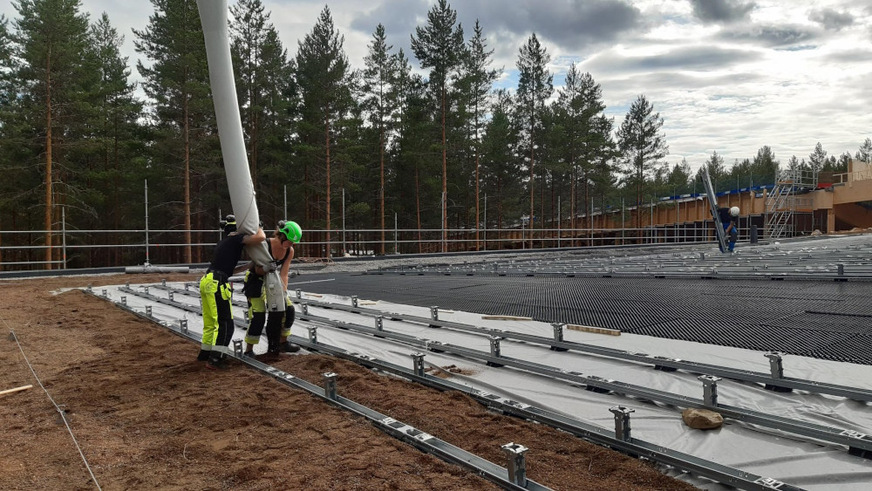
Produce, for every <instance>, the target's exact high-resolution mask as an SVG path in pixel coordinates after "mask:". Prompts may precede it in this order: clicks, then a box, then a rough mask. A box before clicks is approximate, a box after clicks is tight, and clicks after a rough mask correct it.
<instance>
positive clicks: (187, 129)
mask: <svg viewBox="0 0 872 491" xmlns="http://www.w3.org/2000/svg"><path fill="white" fill-rule="evenodd" d="M186 71H187V69H186ZM185 78H187V77H185ZM184 97H185V104H184V108H183V111H184V118H185V123H184V129H183V131H184V140H185V176H184V186H185V191H184V193H185V204H184V213H185V262H186V263H188V264H190V263H192V262H193V256H192V254H191V123H190V119H189V117H188V103H189V101H188V95H187V94H185V95H184Z"/></svg>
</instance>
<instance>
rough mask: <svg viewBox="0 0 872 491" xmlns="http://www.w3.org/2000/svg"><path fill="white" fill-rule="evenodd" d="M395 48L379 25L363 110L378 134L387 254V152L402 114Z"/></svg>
mask: <svg viewBox="0 0 872 491" xmlns="http://www.w3.org/2000/svg"><path fill="white" fill-rule="evenodd" d="M392 49H393V46H388V44H387V37H386V35H385V28H384V26H383V25H381V24H379V25H378V26H376V29H375V32H374V33H373V35H372V40H371V41H370V44H369V53H368V54H367V56H366V58H364V63H365V64H366V67H365V68H364V70H363V73H362V77H363V86H362V91H363V100H362V102H361V104H362V107H363V110H364V111H365V112H366V113H367V115H368V119H369V121H370V123H371V124H372V126H373V127H374V128H375V130H376V131H377V132H378V136H377V137H378V161H379V184H378V210H379V217H378V224H379V226H380V228H381V237H380V241H379V251H380V253H381V254H382V255H384V254H385V152H386V149H387V145H388V144H389V142H390V140H391V139H392V136H393V132H394V130H395V127H396V124H397V119H398V118H399V111H400V87H401V85H400V82H401V78H400V77H401V75H400V73H398V70H399V67H398V63H401V62H402V60H403V58H398V57H397V56H396V55H392V54H391V53H390V52H391V50H392Z"/></svg>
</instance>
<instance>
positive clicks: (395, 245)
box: [394, 213, 400, 254]
mask: <svg viewBox="0 0 872 491" xmlns="http://www.w3.org/2000/svg"><path fill="white" fill-rule="evenodd" d="M399 253H400V250H399V249H398V248H397V214H396V213H394V254H399Z"/></svg>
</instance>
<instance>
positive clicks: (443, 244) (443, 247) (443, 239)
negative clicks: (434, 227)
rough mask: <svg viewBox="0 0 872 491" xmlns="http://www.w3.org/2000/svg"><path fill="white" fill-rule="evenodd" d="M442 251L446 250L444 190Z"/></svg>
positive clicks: (441, 226) (443, 201)
mask: <svg viewBox="0 0 872 491" xmlns="http://www.w3.org/2000/svg"><path fill="white" fill-rule="evenodd" d="M440 228H441V229H442V252H445V192H444V191H443V192H442V224H441V225H440Z"/></svg>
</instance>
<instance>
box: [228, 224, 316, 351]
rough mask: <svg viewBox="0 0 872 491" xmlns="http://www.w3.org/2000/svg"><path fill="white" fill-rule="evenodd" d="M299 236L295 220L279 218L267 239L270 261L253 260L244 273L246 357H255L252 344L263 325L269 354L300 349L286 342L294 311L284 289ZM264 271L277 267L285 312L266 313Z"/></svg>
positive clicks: (257, 339) (257, 338) (292, 322)
mask: <svg viewBox="0 0 872 491" xmlns="http://www.w3.org/2000/svg"><path fill="white" fill-rule="evenodd" d="M302 237H303V231H302V229H301V228H300V226H299V225H298V224H297V223H296V222H293V221H285V220H282V221H280V222H279V223H278V226H277V227H276V230H275V233H274V234H273V237H272V238H270V239H267V241H268V245H269V247H268V248H267V249H268V250H269V251H270V254H271V255H272V257H273V261H271V262H270V263H269V264H267V265H266V267H265V268H262V267H260V266H257V265H256V264H254V263H252V264H251V266H250V267H249V269H248V271H247V272H246V273H245V283H244V285H245V286H244V287H243V291H244V292H245V296H246V298H247V299H248V305H249V314H248V318H249V325H248V330H247V331H246V333H245V355H246V356H254V346H255V345H256V344H257V343H258V342H260V336H261V334H262V333H263V328H264V324H266V333H267V342H268V348H267V352H268V353H270V354H276V353H282V352H284V353H295V352H297V351H299V349H300V347H299V346H297V345H294V344H291V343H290V342H288V336H290V334H291V326H292V325H293V324H294V318H295V314H296V312H295V311H294V304H293V302H291V299H290V297H289V296H288V294H287V291H288V271H289V269H290V267H291V260H292V259H293V258H294V244H297V243H299V242H300V239H302ZM265 270H266V271H274V270H279V278H281V281H282V291H283V292H284V297H285V302H286V303H285V306H286V307H285V311H284V312H270V313H269V316H267V313H266V291H265V289H264V284H263V283H264V281H263V275H264V272H265Z"/></svg>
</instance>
